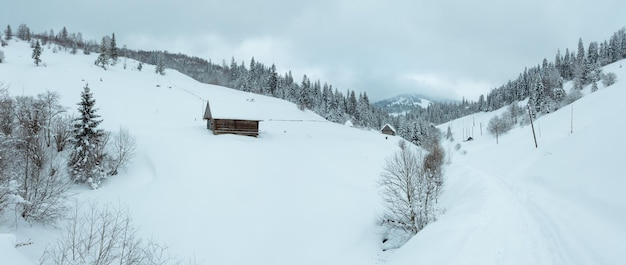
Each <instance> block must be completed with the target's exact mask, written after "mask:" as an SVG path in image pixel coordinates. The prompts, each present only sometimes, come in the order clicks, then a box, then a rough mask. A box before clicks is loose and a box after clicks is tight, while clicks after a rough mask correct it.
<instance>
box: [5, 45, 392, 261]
mask: <svg viewBox="0 0 626 265" xmlns="http://www.w3.org/2000/svg"><path fill="white" fill-rule="evenodd" d="M4 50H5V55H6V61H5V63H2V64H0V80H1V81H2V82H4V83H5V84H8V85H10V89H9V90H10V93H11V94H12V95H14V96H15V95H36V94H37V93H40V92H43V91H45V90H51V91H58V92H60V93H61V95H62V98H61V102H62V103H63V104H64V105H66V106H69V107H71V109H70V110H69V111H71V112H75V109H76V103H77V102H79V96H80V92H81V90H82V87H83V86H84V85H85V84H86V83H89V86H90V88H91V91H92V92H93V95H94V98H95V99H96V107H97V108H99V110H98V113H99V114H100V115H101V116H102V118H103V119H104V122H103V123H102V126H103V127H104V128H106V129H109V130H117V129H118V128H119V126H124V127H126V128H128V129H129V131H130V133H131V134H132V135H134V136H135V137H136V139H137V156H136V158H135V159H134V161H133V163H132V165H130V167H129V169H128V170H127V171H126V172H124V173H122V174H120V175H118V176H115V177H112V178H110V179H109V180H108V181H107V182H105V183H104V185H103V186H102V187H101V188H100V189H98V190H95V191H88V190H84V191H83V190H81V191H80V193H79V194H78V198H79V201H85V200H97V201H109V202H112V203H114V204H116V205H117V204H122V205H125V206H126V207H128V208H129V210H130V211H131V213H132V217H133V218H134V221H135V223H136V224H137V225H138V226H139V227H140V229H141V233H143V234H144V235H146V236H147V237H154V238H155V239H157V240H159V241H161V242H164V243H166V244H167V245H169V247H170V251H171V252H173V253H175V254H176V255H178V256H179V257H182V258H186V257H194V258H195V259H196V260H199V261H204V264H329V263H342V264H345V263H349V262H350V263H353V264H367V263H373V262H374V261H375V260H376V259H377V255H378V253H379V249H380V235H379V234H378V230H377V226H376V221H375V220H376V217H377V212H378V207H379V203H378V188H377V185H376V179H377V178H378V176H379V173H380V172H381V167H382V165H383V164H384V160H385V158H386V157H387V156H388V155H389V154H390V153H392V152H393V151H395V150H396V149H397V145H396V144H397V142H398V140H399V138H396V137H391V138H389V139H386V137H385V136H383V135H382V134H380V133H378V132H372V131H363V130H359V129H356V128H352V127H348V126H343V125H339V124H334V123H329V122H326V121H325V120H323V119H322V118H320V117H319V116H317V115H315V114H313V113H311V112H309V111H300V110H298V108H297V107H296V106H295V105H294V104H291V103H288V102H285V101H282V100H278V99H274V98H269V97H264V96H259V95H255V94H250V93H244V92H239V91H235V90H231V89H227V88H223V87H218V86H212V85H206V84H201V83H198V82H196V81H195V80H192V79H190V78H188V77H186V76H183V75H181V74H179V73H177V72H175V71H173V70H169V69H168V70H167V71H166V75H165V76H160V75H157V74H155V73H154V68H153V67H152V66H144V67H143V71H141V72H139V71H137V70H133V69H134V68H135V66H136V62H134V61H131V60H128V61H126V65H127V68H126V69H123V65H124V61H123V59H121V61H120V62H119V63H118V64H117V65H116V66H115V67H111V68H109V69H108V70H106V71H105V70H103V69H102V68H99V67H97V66H95V65H94V64H93V62H94V61H95V59H96V55H89V56H85V55H83V54H77V55H70V54H68V53H66V52H59V53H52V52H51V50H49V49H46V50H45V51H44V53H43V55H42V59H43V62H44V63H45V65H46V66H40V67H35V65H34V64H33V63H32V59H31V58H30V55H31V49H30V48H29V46H28V44H27V43H22V42H19V43H18V42H11V43H10V45H9V46H8V47H6V48H5V49H4ZM207 99H208V100H210V102H211V106H212V108H214V109H215V108H218V107H220V106H222V107H225V108H229V109H232V108H234V109H235V110H236V111H237V112H248V113H252V114H253V115H254V117H256V118H261V119H263V121H262V122H261V124H260V131H261V132H260V135H259V137H258V138H253V137H244V136H234V135H219V136H215V135H213V134H212V133H211V132H210V131H208V130H207V129H206V123H205V121H203V120H202V115H203V113H204V107H205V104H206V102H205V100H207ZM229 105H230V106H229ZM1 229H2V231H1V233H15V234H17V242H23V241H26V240H28V239H32V240H33V241H34V242H35V243H34V244H33V245H31V246H28V247H22V248H19V249H18V250H19V251H20V252H21V253H24V254H25V255H26V256H27V257H28V259H30V260H32V261H36V260H37V259H38V256H39V255H40V253H41V251H42V250H43V248H44V247H45V246H46V244H48V243H49V242H51V241H52V240H54V239H55V237H57V236H58V235H59V234H58V232H57V230H54V229H53V228H50V227H40V226H35V227H32V228H30V227H28V226H27V225H21V226H20V227H18V231H12V228H10V227H7V226H3V227H2V228H1ZM0 240H1V239H0ZM7 244H8V245H10V244H11V243H7ZM2 246H4V242H2V243H0V248H2ZM0 256H4V255H2V254H0Z"/></svg>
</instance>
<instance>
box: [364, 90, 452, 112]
mask: <svg viewBox="0 0 626 265" xmlns="http://www.w3.org/2000/svg"><path fill="white" fill-rule="evenodd" d="M432 102H455V100H451V99H443V98H437V97H430V96H424V95H421V94H402V95H398V96H395V97H392V98H388V99H383V100H380V101H377V102H374V104H373V105H374V106H376V107H378V108H381V109H382V110H384V111H386V112H387V113H390V114H402V113H406V112H408V111H410V110H412V109H415V108H416V107H421V108H428V106H429V105H430V104H431V103H432Z"/></svg>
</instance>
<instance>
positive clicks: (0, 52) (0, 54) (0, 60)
mask: <svg viewBox="0 0 626 265" xmlns="http://www.w3.org/2000/svg"><path fill="white" fill-rule="evenodd" d="M3 62H4V51H2V50H0V63H3Z"/></svg>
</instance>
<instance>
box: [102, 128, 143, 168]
mask: <svg viewBox="0 0 626 265" xmlns="http://www.w3.org/2000/svg"><path fill="white" fill-rule="evenodd" d="M136 147H137V143H136V141H135V137H133V136H132V135H130V133H129V132H128V129H126V128H120V130H119V131H118V132H117V133H115V134H114V135H113V139H112V141H110V142H109V147H108V154H109V161H108V165H109V166H108V169H107V171H108V174H109V175H112V176H114V175H117V174H118V173H119V172H118V171H119V170H120V169H123V168H124V167H126V165H128V163H129V162H130V161H131V159H132V158H133V157H134V156H135V149H136Z"/></svg>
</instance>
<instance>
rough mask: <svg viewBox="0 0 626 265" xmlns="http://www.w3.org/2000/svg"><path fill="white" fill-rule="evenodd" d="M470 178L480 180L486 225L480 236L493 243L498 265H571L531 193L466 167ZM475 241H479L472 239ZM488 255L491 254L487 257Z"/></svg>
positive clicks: (551, 224)
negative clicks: (483, 189) (484, 191)
mask: <svg viewBox="0 0 626 265" xmlns="http://www.w3.org/2000/svg"><path fill="white" fill-rule="evenodd" d="M464 170H465V171H466V172H467V174H468V175H469V176H472V177H475V178H478V179H480V181H481V183H482V184H483V185H484V187H485V189H486V195H485V196H486V198H485V203H484V205H483V208H482V210H481V212H480V215H481V216H482V217H483V218H486V220H487V222H486V224H485V227H482V228H481V229H484V231H478V232H479V233H478V234H477V236H479V237H483V238H482V239H483V240H488V241H491V242H490V243H491V244H492V246H493V248H494V249H493V250H492V251H495V252H494V253H492V255H494V257H491V258H492V259H493V260H494V261H495V263H496V264H572V263H573V259H572V257H571V255H570V254H569V252H568V251H567V249H566V247H565V246H563V244H562V242H563V239H562V237H561V236H560V235H559V233H558V231H557V230H556V229H555V227H554V222H553V221H552V220H550V219H549V217H548V216H547V215H544V214H541V211H539V209H540V207H539V206H537V205H535V204H532V202H531V201H530V200H529V198H528V195H529V194H528V192H527V191H524V190H521V189H520V188H519V187H514V186H511V185H509V184H508V183H505V182H504V181H503V179H501V178H499V177H498V176H497V175H493V174H489V173H486V172H484V171H482V170H480V169H478V168H476V167H473V166H471V165H467V164H466V165H464ZM472 240H480V239H476V238H474V239H470V241H469V242H470V243H471V242H472ZM484 254H487V255H488V254H489V253H484Z"/></svg>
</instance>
